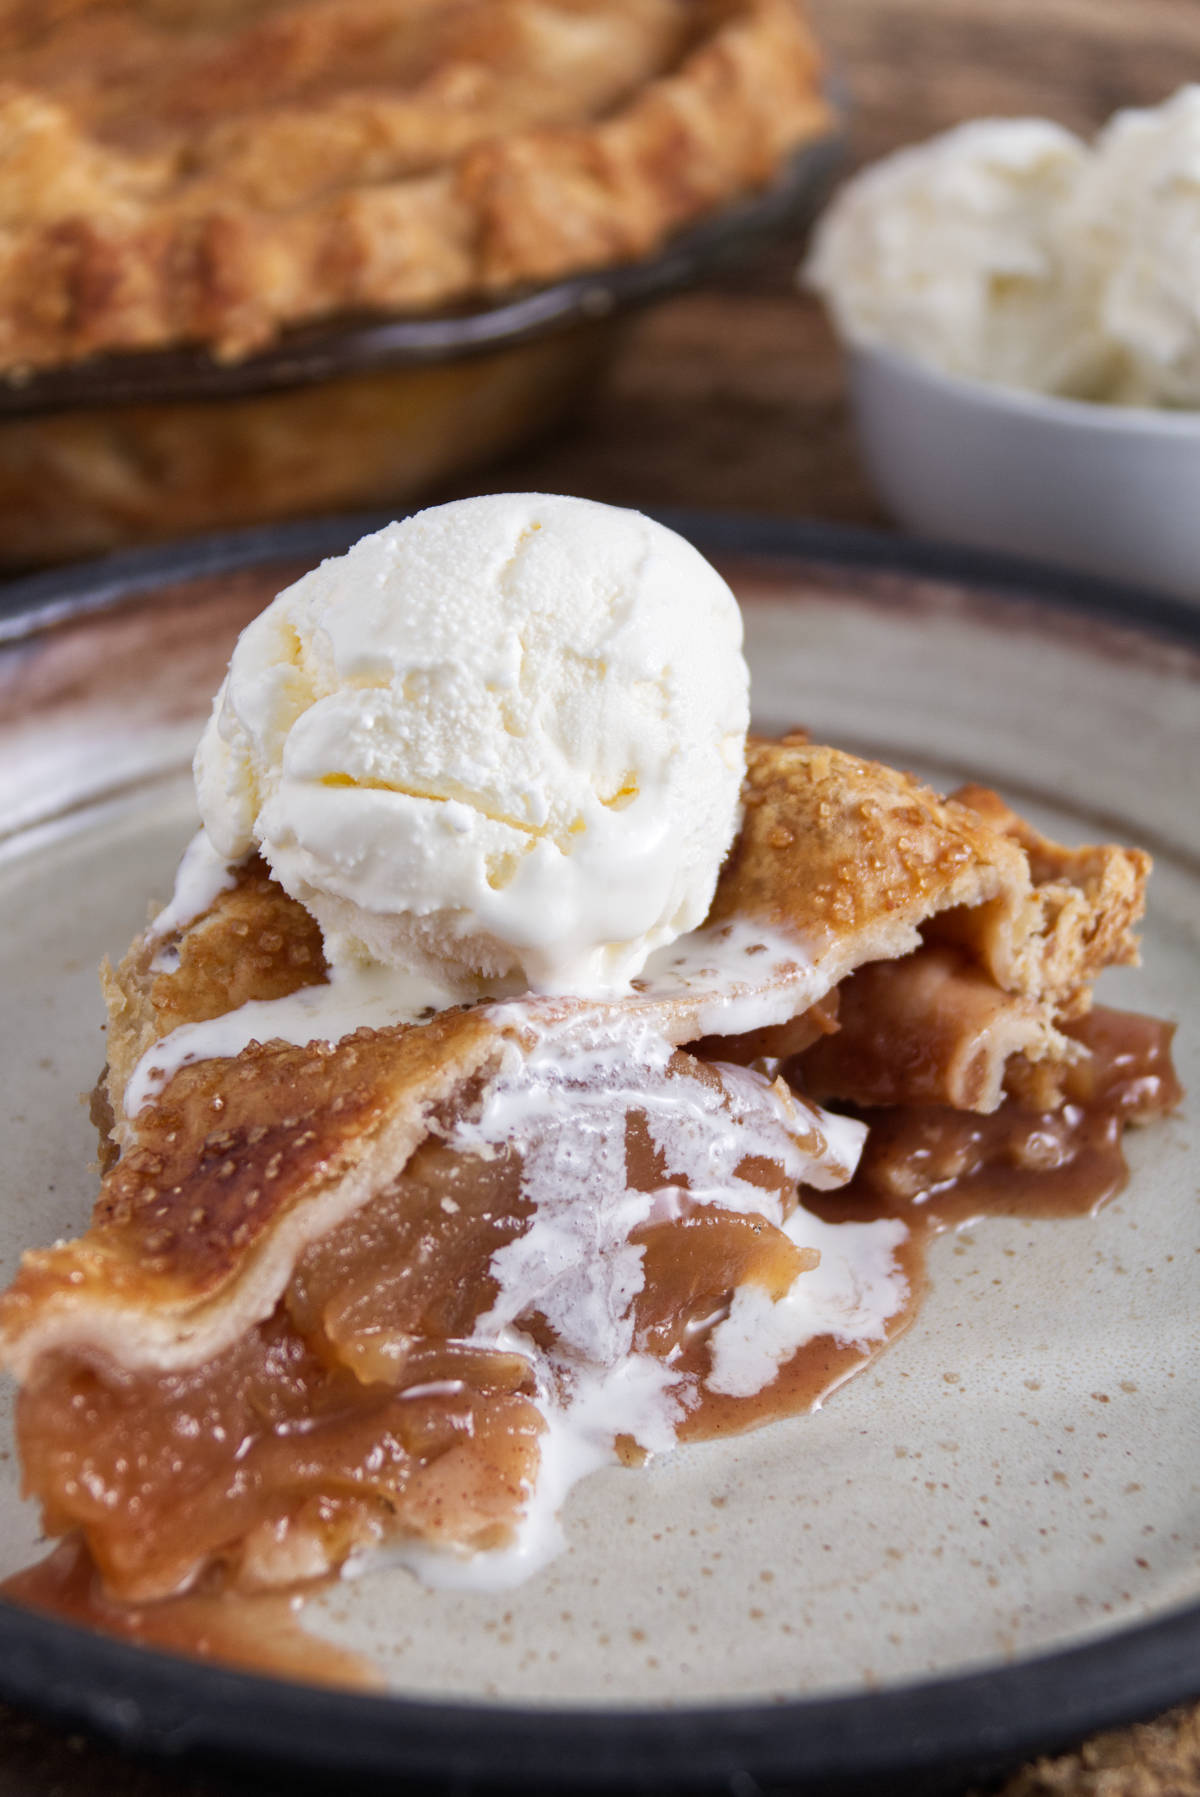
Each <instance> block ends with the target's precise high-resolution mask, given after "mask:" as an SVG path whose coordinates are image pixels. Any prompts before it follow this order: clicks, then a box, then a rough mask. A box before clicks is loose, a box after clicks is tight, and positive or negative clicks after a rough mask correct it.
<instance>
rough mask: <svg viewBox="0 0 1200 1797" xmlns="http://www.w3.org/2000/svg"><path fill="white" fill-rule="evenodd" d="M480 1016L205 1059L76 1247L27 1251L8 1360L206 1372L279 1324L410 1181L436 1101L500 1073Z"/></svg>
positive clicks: (488, 1028)
mask: <svg viewBox="0 0 1200 1797" xmlns="http://www.w3.org/2000/svg"><path fill="white" fill-rule="evenodd" d="M500 1043H501V1037H500V1033H499V1031H498V1030H497V1028H496V1026H495V1025H494V1024H493V1023H491V1022H490V1021H489V1020H488V1018H487V1017H486V1016H485V1014H484V1013H483V1012H480V1011H476V1012H470V1013H468V1012H462V1011H452V1012H447V1013H445V1014H444V1015H443V1016H441V1017H438V1018H435V1019H434V1020H433V1022H432V1023H430V1024H427V1025H424V1026H422V1027H420V1028H415V1027H414V1028H406V1027H397V1028H395V1029H390V1030H375V1031H373V1030H362V1031H359V1032H357V1033H356V1034H355V1035H353V1036H349V1037H346V1038H344V1039H343V1040H342V1041H341V1042H339V1043H338V1044H337V1046H336V1047H335V1048H331V1047H330V1046H328V1045H327V1044H324V1043H311V1044H309V1045H308V1046H307V1047H303V1048H295V1047H292V1046H290V1045H288V1044H286V1043H279V1042H275V1043H267V1044H265V1045H260V1044H258V1043H253V1044H251V1046H250V1047H249V1048H247V1049H245V1050H244V1051H243V1052H242V1054H240V1055H239V1056H238V1057H237V1058H236V1060H232V1061H231V1060H228V1059H220V1060H211V1061H202V1062H199V1063H197V1064H196V1065H194V1066H188V1067H184V1068H182V1069H180V1071H179V1072H178V1073H177V1074H176V1075H175V1076H174V1078H173V1079H172V1080H171V1082H170V1084H169V1086H168V1087H167V1089H166V1091H165V1093H164V1094H163V1096H162V1098H160V1099H159V1100H157V1101H155V1102H153V1103H151V1104H149V1105H147V1106H146V1108H145V1109H144V1110H143V1111H142V1112H141V1113H140V1114H139V1116H138V1119H137V1127H136V1134H135V1138H134V1140H133V1143H132V1145H131V1146H130V1147H129V1148H128V1149H127V1151H126V1152H125V1154H123V1155H122V1157H121V1159H120V1160H119V1161H118V1162H117V1164H116V1166H115V1167H114V1168H113V1169H112V1171H111V1172H110V1173H108V1174H107V1175H106V1177H105V1179H104V1182H103V1184H102V1186H101V1191H100V1197H99V1199H98V1201H97V1204H96V1209H95V1211H94V1213H93V1217H92V1224H91V1228H90V1229H89V1230H88V1233H87V1234H86V1235H85V1236H84V1237H83V1238H82V1239H81V1240H79V1241H77V1242H70V1243H65V1244H59V1245H58V1246H56V1247H54V1248H50V1249H42V1250H34V1251H33V1252H32V1253H29V1254H27V1255H25V1257H24V1259H23V1261H22V1265H21V1271H20V1273H19V1275H18V1277H17V1280H16V1281H15V1283H14V1284H13V1286H12V1287H10V1289H9V1291H8V1292H7V1293H6V1294H5V1296H4V1297H3V1299H0V1336H2V1337H3V1339H4V1341H5V1344H6V1347H7V1350H8V1359H9V1364H10V1365H13V1366H15V1367H18V1368H19V1367H21V1366H24V1365H26V1364H27V1356H28V1351H29V1346H30V1343H29V1341H28V1340H26V1339H25V1338H26V1337H27V1334H28V1332H29V1331H30V1330H32V1339H33V1340H36V1341H37V1343H38V1349H37V1351H41V1349H42V1348H43V1347H45V1346H47V1345H50V1344H51V1343H53V1345H54V1346H66V1345H72V1344H74V1343H76V1342H77V1341H78V1339H79V1337H80V1333H81V1330H82V1333H83V1334H84V1335H85V1336H87V1337H88V1338H90V1339H93V1340H96V1341H98V1342H104V1343H105V1344H106V1345H107V1346H108V1347H109V1348H110V1349H111V1350H112V1351H113V1353H114V1357H115V1358H116V1359H117V1360H118V1361H120V1360H124V1361H126V1362H127V1363H129V1364H139V1363H145V1364H157V1365H160V1366H164V1367H167V1366H171V1365H175V1364H194V1363H196V1362H198V1361H199V1360H201V1359H206V1358H208V1357H209V1356H210V1355H211V1353H213V1352H215V1351H219V1350H220V1349H221V1348H223V1347H225V1346H226V1345H227V1344H228V1343H229V1341H231V1340H236V1339H237V1336H238V1335H239V1334H240V1333H241V1331H242V1329H243V1328H245V1327H247V1326H249V1324H251V1323H253V1322H256V1321H258V1320H259V1319H260V1318H261V1317H262V1316H264V1315H266V1314H268V1313H269V1312H270V1310H271V1308H272V1306H273V1305H274V1303H275V1301H276V1299H277V1298H278V1295H279V1291H280V1289H281V1288H282V1284H283V1283H285V1282H286V1280H287V1278H288V1277H289V1276H290V1274H291V1270H292V1267H293V1265H294V1263H295V1259H296V1257H297V1255H298V1254H299V1253H300V1252H301V1251H302V1250H303V1248H305V1247H307V1245H308V1244H309V1243H310V1242H311V1241H313V1240H316V1239H317V1238H318V1237H319V1236H321V1235H323V1234H325V1233H326V1231H328V1230H329V1229H330V1228H332V1227H334V1226H335V1225H336V1224H337V1223H338V1222H340V1221H341V1220H342V1219H343V1217H345V1216H347V1215H349V1214H352V1212H353V1211H354V1210H355V1209H356V1208H357V1207H358V1205H360V1204H361V1203H363V1202H365V1201H366V1199H367V1198H368V1197H369V1196H370V1194H371V1193H372V1192H373V1191H375V1190H377V1189H378V1188H379V1187H380V1186H382V1185H386V1184H387V1183H388V1182H389V1181H390V1180H392V1179H394V1178H395V1177H396V1175H397V1174H398V1173H399V1172H400V1171H401V1170H402V1169H403V1167H404V1166H405V1164H406V1163H407V1161H408V1159H409V1157H410V1156H411V1154H412V1152H413V1150H414V1148H415V1147H416V1146H417V1144H418V1143H419V1142H420V1141H421V1140H422V1139H423V1138H424V1136H425V1135H426V1133H427V1130H428V1122H427V1117H428V1113H429V1110H430V1108H431V1107H432V1106H434V1105H436V1104H437V1103H438V1102H439V1101H441V1100H444V1099H446V1098H447V1097H448V1096H449V1095H450V1094H452V1093H454V1092H455V1091H457V1090H459V1089H460V1088H462V1087H463V1086H464V1085H465V1084H466V1083H467V1082H469V1081H470V1080H471V1079H472V1078H474V1077H475V1076H476V1075H478V1074H479V1073H480V1072H481V1070H482V1069H484V1068H485V1067H487V1066H489V1065H491V1064H492V1063H494V1061H495V1060H496V1058H497V1056H498V1053H499V1048H500Z"/></svg>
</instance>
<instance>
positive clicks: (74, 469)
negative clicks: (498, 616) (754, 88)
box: [0, 129, 841, 572]
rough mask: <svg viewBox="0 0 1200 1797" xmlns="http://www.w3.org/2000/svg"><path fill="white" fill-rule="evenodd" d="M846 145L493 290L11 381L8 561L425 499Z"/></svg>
mask: <svg viewBox="0 0 1200 1797" xmlns="http://www.w3.org/2000/svg"><path fill="white" fill-rule="evenodd" d="M840 149H841V142H840V136H839V133H838V131H837V130H836V129H834V130H831V131H829V132H828V133H826V134H824V135H822V136H820V137H818V138H815V139H813V140H812V141H810V142H808V143H806V144H804V145H803V146H802V147H801V148H800V149H799V150H798V151H797V152H796V153H794V154H793V155H792V156H791V157H790V158H789V159H788V160H787V161H786V162H785V163H784V164H783V166H782V167H781V169H780V171H779V173H778V174H777V176H776V177H775V179H774V180H773V181H772V182H771V183H770V185H769V186H768V187H766V188H765V189H763V190H761V191H759V192H758V193H755V194H753V195H751V196H749V197H747V198H744V199H741V200H739V201H737V202H735V203H734V204H732V205H729V206H727V207H726V208H725V209H724V210H722V211H721V212H720V213H719V214H717V215H715V216H713V217H710V218H708V219H706V220H705V221H704V222H703V223H702V224H700V225H698V226H695V227H692V228H690V229H688V230H686V231H684V232H682V233H680V234H679V235H677V236H676V237H674V238H673V239H671V240H669V241H668V242H667V243H666V244H665V245H664V246H663V247H662V248H661V249H659V250H657V251H656V252H655V253H654V254H653V255H651V256H648V257H646V258H644V259H641V260H639V261H636V262H632V263H626V264H624V265H622V266H618V267H615V268H611V269H602V270H598V271H594V272H590V273H584V274H579V275H574V276H571V277H570V278H568V279H566V280H562V281H558V282H556V283H554V284H553V285H550V286H545V287H540V288H536V289H533V290H527V291H524V292H521V293H519V294H518V295H516V296H515V297H511V298H506V299H505V300H504V301H503V302H502V303H500V304H497V305H490V306H487V307H484V308H482V309H475V310H459V311H451V312H444V313H439V314H436V315H425V316H414V317H405V318H393V319H389V320H384V321H382V322H380V321H378V320H365V321H364V320H362V319H352V318H347V319H343V320H340V321H337V322H335V323H331V324H322V325H316V326H312V327H307V328H302V329H298V330H296V331H294V332H292V333H289V334H288V335H287V336H286V337H285V338H284V339H283V340H282V341H281V342H280V343H279V344H278V345H276V346H275V347H273V348H271V349H270V350H268V351H266V352H264V353H261V354H258V355H255V356H251V357H248V358H246V359H245V360H241V361H238V362H233V363H229V362H220V361H217V360H214V359H213V358H212V357H211V356H210V355H208V354H207V353H206V352H205V351H204V350H201V349H171V350H163V351H150V352H142V353H139V354H123V355H109V356H103V357H96V358H93V359H91V360H90V361H88V362H86V363H83V364H79V365H77V366H74V367H71V368H68V369H51V370H46V371H43V372H38V373H35V374H33V375H31V376H29V377H28V378H27V379H25V380H23V381H21V382H14V381H11V380H10V381H9V382H7V383H5V382H0V570H3V571H7V572H16V571H18V570H19V569H21V568H23V567H32V566H35V565H37V564H39V563H46V562H55V561H65V560H68V559H72V558H75V557H82V556H85V555H93V554H98V553H103V552H106V551H109V550H113V549H118V548H122V547H127V546H130V545H133V544H137V543H145V542H156V541H164V540H170V539H172V538H178V537H183V536H189V535H192V534H195V533H198V532H202V531H206V530H212V529H218V528H236V527H238V526H242V525H249V524H256V523H261V522H266V521H269V520H277V519H286V518H295V517H300V516H303V515H311V514H316V513H332V512H338V511H343V510H348V509H351V508H354V507H359V506H370V505H390V506H397V505H399V504H401V503H407V502H409V501H411V500H412V499H413V498H415V497H416V496H418V495H419V494H421V493H423V492H425V491H427V490H428V489H429V488H430V487H431V486H432V485H433V484H434V483H435V482H437V481H439V480H442V479H445V478H446V477H447V476H449V475H451V474H454V473H457V472H459V471H462V470H464V469H467V468H469V467H473V466H476V465H479V464H481V463H483V462H485V461H487V460H488V459H490V458H492V457H494V456H497V455H499V454H500V453H502V452H503V451H505V450H507V449H510V448H512V447H514V446H515V445H517V444H518V443H520V442H523V441H526V440H528V439H529V438H531V437H533V436H535V435H537V434H538V433H540V432H542V431H546V430H549V429H551V428H553V427H554V426H555V425H557V424H559V423H560V422H561V421H562V420H563V419H564V418H566V417H567V416H568V415H569V414H570V413H571V411H572V410H573V409H574V408H575V407H576V406H577V405H578V404H579V403H581V401H582V400H583V399H584V397H585V396H586V394H587V392H588V391H589V389H590V388H591V386H592V385H593V384H594V382H595V381H596V380H597V379H598V378H599V376H600V375H601V373H602V372H603V370H604V368H605V366H606V365H607V363H608V361H609V358H610V356H611V354H612V351H613V349H614V347H615V345H616V343H617V341H618V338H619V334H620V331H621V327H622V325H623V323H624V322H625V320H626V318H627V317H628V315H629V314H630V313H631V312H632V311H633V309H634V308H636V307H637V306H639V305H643V304H645V303H647V302H649V301H652V300H654V299H656V298H658V297H660V296H662V295H665V294H667V293H669V292H671V291H672V290H674V289H677V288H680V287H683V286H686V285H687V284H689V283H690V282H693V281H696V280H698V279H700V278H702V277H703V276H704V275H706V274H707V273H708V272H710V271H711V270H712V269H714V268H715V267H717V266H719V265H720V264H721V263H723V262H726V261H730V260H734V259H737V258H739V257H742V256H744V255H746V254H748V253H749V252H750V251H751V250H752V249H754V248H755V247H756V246H757V245H759V244H760V243H762V242H764V241H766V240H768V239H769V238H770V237H771V236H773V235H774V234H776V233H778V232H780V231H781V230H783V229H785V228H788V229H796V228H798V227H800V226H802V225H803V224H804V223H806V222H807V221H808V220H809V219H810V218H811V217H812V216H813V215H814V214H815V212H816V211H817V209H818V207H819V206H820V204H821V201H822V199H823V197H824V195H825V193H826V191H827V188H828V186H829V183H830V180H831V178H832V175H833V172H834V170H835V168H836V166H837V162H838V160H839V156H840Z"/></svg>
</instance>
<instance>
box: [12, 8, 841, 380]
mask: <svg viewBox="0 0 1200 1797" xmlns="http://www.w3.org/2000/svg"><path fill="white" fill-rule="evenodd" d="M43 12H44V9H40V8H37V7H34V6H31V5H29V4H28V3H27V0H7V3H6V4H5V3H4V0H0V146H3V147H4V151H5V153H4V155H3V156H0V370H10V371H12V370H22V369H25V370H28V369H35V368H41V367H47V366H54V365H60V364H63V363H70V362H73V361H77V360H79V359H81V358H83V357H87V356H89V355H92V354H94V353H96V352H98V351H116V350H135V349H149V348H161V347H164V346H169V345H174V344H180V343H203V344H208V345H210V346H211V347H212V348H213V350H214V351H215V352H216V353H217V354H219V355H220V356H222V357H224V358H237V357H241V356H244V355H246V354H248V353H250V352H252V351H254V350H256V349H260V348H262V347H264V346H265V345H267V344H269V343H270V342H271V341H272V340H273V339H274V338H275V337H276V336H277V335H278V334H279V332H280V331H281V330H283V329H284V328H285V327H287V326H289V325H295V324H299V323H301V322H306V321H311V320H314V319H318V318H323V317H327V316H330V315H333V314H339V313H362V312H413V311H422V310H428V309H437V308H444V307H447V306H451V305H457V304H460V303H463V302H465V301H468V300H479V299H487V298H488V297H490V296H494V295H496V294H498V293H501V292H503V291H505V290H507V289H510V288H512V287H514V286H517V285H519V284H522V283H544V282H548V281H553V280H556V279H558V278H560V277H562V276H564V275H566V274H569V273H573V272H578V271H581V270H585V269H588V268H598V267H603V266H608V265H611V264H613V263H618V262H622V261H627V260H631V259H634V258H637V257H640V256H643V255H645V254H646V253H648V252H649V251H650V250H652V249H653V248H654V247H655V246H656V245H658V244H659V243H660V242H662V241H663V239H664V238H665V237H666V236H668V235H669V234H670V233H671V232H672V231H674V230H676V229H678V228H679V227H681V226H683V225H685V224H687V223H688V222H690V221H692V220H694V219H696V218H698V217H700V216H701V215H703V214H705V213H707V212H709V211H711V210H712V209H713V208H715V207H717V206H719V205H721V204H723V203H724V202H726V201H728V200H729V199H731V198H733V197H735V196H736V195H738V194H741V193H744V192H746V191H749V190H752V189H754V188H756V187H759V186H761V185H762V184H764V183H765V182H766V181H768V180H769V178H770V177H771V175H772V173H773V172H774V170H775V169H776V168H777V167H778V165H779V162H780V160H781V158H783V157H784V156H786V154H787V153H788V152H789V151H790V150H791V149H793V148H794V147H795V146H797V145H798V144H800V143H802V142H804V141H806V140H807V139H809V138H811V137H813V136H814V135H817V134H820V133H821V132H822V131H824V130H825V129H827V127H828V125H829V122H830V114H829V109H828V106H827V103H826V101H825V100H824V98H823V97H822V94H821V89H820V82H821V70H820V61H819V57H818V54H817V51H816V49H815V46H814V43H813V40H812V37H811V35H810V33H809V31H808V28H807V26H806V24H805V21H804V18H803V16H802V13H801V10H800V4H799V0H536V3H535V0H286V3H283V0H266V3H263V0H258V3H257V4H256V3H253V0H240V3H237V4H231V5H222V6H221V7H219V8H211V7H209V8H204V7H201V6H200V5H198V4H187V3H181V4H178V5H175V6H172V7H171V8H170V9H164V8H160V7H156V6H152V5H149V4H142V5H139V4H135V3H134V0H91V3H90V4H83V5H80V6H75V7H72V8H71V9H70V10H69V12H67V13H66V14H65V15H64V16H59V9H54V12H55V16H54V18H53V21H52V24H48V23H47V22H46V20H45V18H44V17H43V16H42V15H43Z"/></svg>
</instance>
